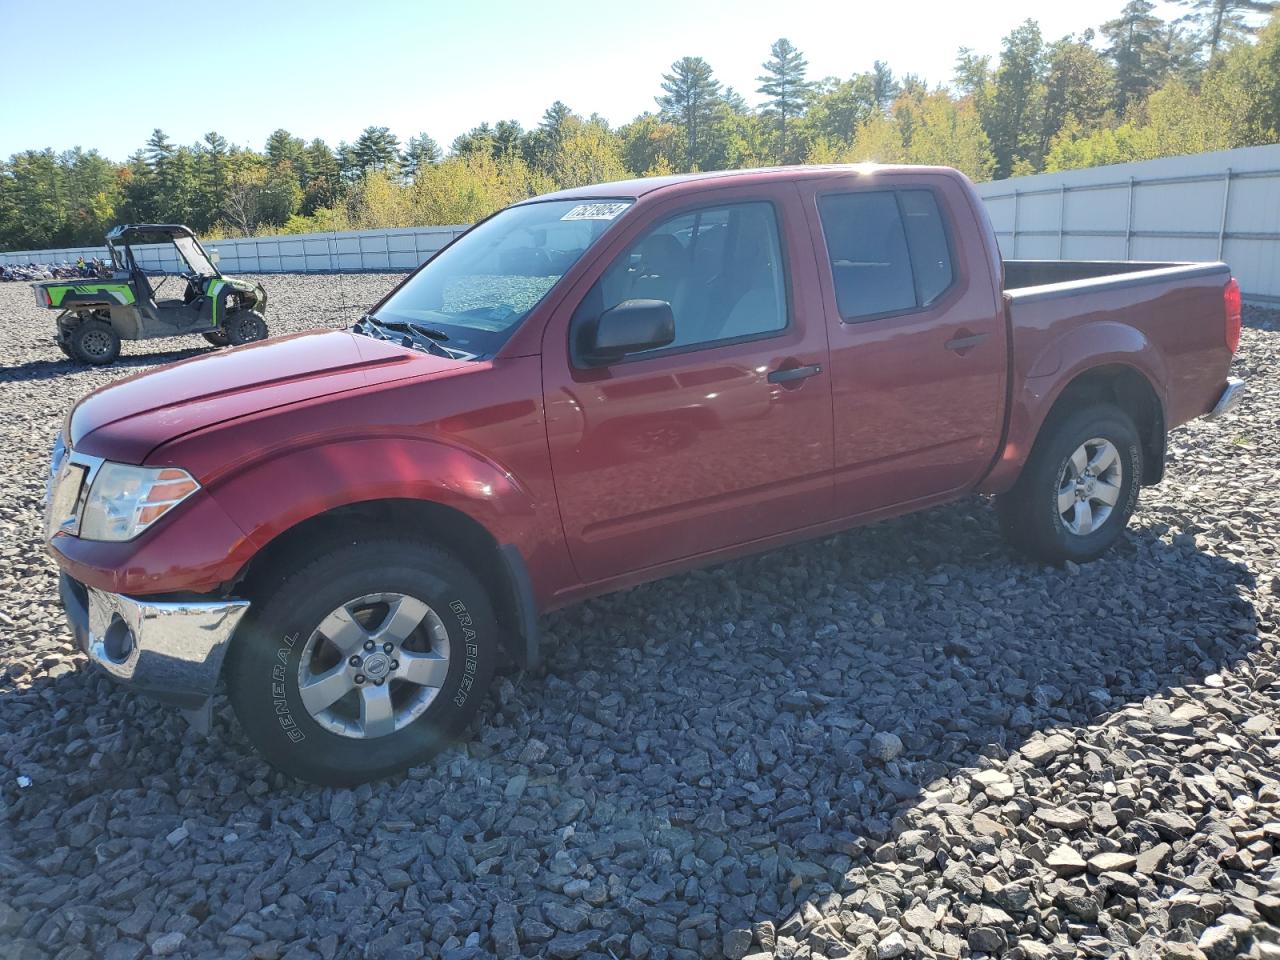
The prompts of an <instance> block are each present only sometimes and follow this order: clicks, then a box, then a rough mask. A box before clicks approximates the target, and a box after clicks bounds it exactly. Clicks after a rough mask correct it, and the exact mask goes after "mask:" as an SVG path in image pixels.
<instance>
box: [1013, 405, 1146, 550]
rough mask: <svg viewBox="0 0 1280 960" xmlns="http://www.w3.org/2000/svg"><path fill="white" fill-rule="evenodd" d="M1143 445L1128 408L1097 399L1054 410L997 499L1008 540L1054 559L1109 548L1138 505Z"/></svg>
mask: <svg viewBox="0 0 1280 960" xmlns="http://www.w3.org/2000/svg"><path fill="white" fill-rule="evenodd" d="M1141 478H1142V444H1141V442H1140V441H1139V439H1138V431H1137V428H1136V427H1135V426H1134V424H1133V420H1132V419H1131V418H1130V417H1129V415H1128V414H1126V413H1125V412H1124V411H1123V410H1121V409H1119V408H1118V407H1115V406H1113V405H1111V404H1106V403H1100V404H1094V405H1091V406H1088V407H1085V408H1083V409H1080V410H1075V411H1065V412H1060V413H1057V414H1054V415H1053V416H1052V417H1051V419H1050V420H1049V421H1048V422H1046V423H1045V425H1044V427H1043V428H1042V429H1041V436H1040V437H1039V438H1038V439H1037V440H1036V444H1035V447H1034V448H1033V449H1032V451H1031V456H1030V458H1029V459H1028V460H1027V463H1026V466H1025V467H1023V470H1022V476H1020V477H1019V478H1018V483H1017V485H1016V486H1014V488H1013V489H1012V490H1011V491H1009V492H1008V493H1006V494H1004V495H1002V496H1001V497H1000V498H999V499H998V500H997V509H998V510H999V514H1000V523H1001V527H1002V528H1003V531H1004V534H1005V537H1006V538H1007V539H1008V540H1009V542H1010V543H1012V544H1013V545H1014V546H1016V547H1017V548H1018V549H1020V550H1022V551H1023V552H1024V553H1027V554H1030V555H1031V556H1033V557H1035V558H1037V559H1040V560H1047V561H1049V562H1051V563H1061V562H1063V561H1065V560H1071V561H1074V562H1076V563H1083V562H1085V561H1088V560H1093V559H1095V558H1097V557H1099V556H1101V555H1102V554H1103V553H1105V552H1106V551H1107V549H1108V548H1109V547H1110V546H1111V545H1112V544H1113V543H1114V542H1115V541H1116V539H1117V538H1118V537H1119V536H1120V534H1121V532H1122V531H1123V530H1124V528H1125V525H1126V524H1127V523H1128V522H1129V517H1130V516H1132V514H1133V510H1134V508H1135V507H1136V506H1137V504H1138V488H1139V486H1140V482H1141Z"/></svg>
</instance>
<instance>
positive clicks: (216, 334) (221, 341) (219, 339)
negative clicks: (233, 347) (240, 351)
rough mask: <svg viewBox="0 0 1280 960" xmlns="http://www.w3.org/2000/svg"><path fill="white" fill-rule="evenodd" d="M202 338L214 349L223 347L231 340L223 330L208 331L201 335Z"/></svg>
mask: <svg viewBox="0 0 1280 960" xmlns="http://www.w3.org/2000/svg"><path fill="white" fill-rule="evenodd" d="M203 336H204V338H205V339H206V340H208V341H209V342H210V343H212V344H213V345H214V346H215V347H225V346H226V345H227V344H229V343H230V342H231V338H230V337H228V336H227V331H226V330H225V329H221V330H210V331H209V332H208V333H205V334H203Z"/></svg>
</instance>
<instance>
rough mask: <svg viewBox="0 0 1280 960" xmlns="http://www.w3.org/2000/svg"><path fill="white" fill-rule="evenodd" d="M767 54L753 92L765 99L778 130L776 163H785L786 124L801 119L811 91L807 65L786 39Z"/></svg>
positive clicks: (775, 42)
mask: <svg viewBox="0 0 1280 960" xmlns="http://www.w3.org/2000/svg"><path fill="white" fill-rule="evenodd" d="M769 53H770V57H769V59H768V60H766V61H765V62H764V64H763V67H764V73H763V74H761V75H760V76H759V77H757V78H756V79H757V80H759V81H760V86H759V87H757V88H756V92H757V93H763V94H764V95H765V97H767V98H768V99H767V100H766V101H765V110H766V112H767V113H768V114H769V115H770V116H771V117H772V118H773V119H774V121H775V122H776V123H777V129H778V152H777V158H778V162H779V163H786V162H787V158H788V154H787V147H788V143H787V134H788V132H789V131H788V129H787V127H788V123H789V122H790V121H791V120H793V119H795V118H796V117H797V116H799V115H800V113H801V111H802V110H803V109H804V106H805V104H806V102H807V101H808V98H809V93H810V91H811V90H812V84H810V83H809V81H808V80H807V79H805V78H806V74H807V71H808V68H809V61H807V60H806V59H805V58H804V55H803V54H802V53H801V52H800V51H799V50H797V49H796V48H795V47H793V46H792V45H791V41H790V40H788V39H787V38H786V37H782V38H781V39H779V40H775V41H774V43H773V46H772V47H770V48H769Z"/></svg>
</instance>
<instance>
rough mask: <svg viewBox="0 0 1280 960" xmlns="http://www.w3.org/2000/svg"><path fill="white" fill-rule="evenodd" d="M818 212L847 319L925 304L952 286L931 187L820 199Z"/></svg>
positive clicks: (839, 302)
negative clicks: (929, 188) (927, 188)
mask: <svg viewBox="0 0 1280 960" xmlns="http://www.w3.org/2000/svg"><path fill="white" fill-rule="evenodd" d="M818 212H819V214H820V216H821V218H822V231H823V233H824V235H825V236H826V240H827V254H828V255H829V256H830V258H831V276H832V281H833V282H834V285H835V293H836V304H837V306H838V307H839V310H840V316H841V317H843V318H844V319H845V320H849V321H854V320H860V319H868V318H871V317H877V316H882V315H884V314H889V313H902V312H905V311H908V310H915V309H919V308H921V307H927V306H928V305H929V304H931V303H933V302H934V301H936V300H937V299H938V297H939V296H941V295H942V293H943V292H944V291H945V290H946V289H947V288H948V287H950V286H951V280H952V266H951V251H950V248H949V247H948V246H947V233H946V229H945V227H944V225H943V222H942V215H941V212H940V211H939V210H938V205H937V202H936V201H935V200H934V197H933V194H932V193H931V192H930V191H928V190H896V191H895V190H884V191H868V192H860V193H846V194H837V195H833V196H825V197H820V198H819V199H818Z"/></svg>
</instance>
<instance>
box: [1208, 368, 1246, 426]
mask: <svg viewBox="0 0 1280 960" xmlns="http://www.w3.org/2000/svg"><path fill="white" fill-rule="evenodd" d="M1243 392H1244V381H1243V380H1241V379H1240V378H1239V377H1227V384H1226V386H1224V387H1223V388H1222V395H1221V396H1220V397H1218V402H1217V403H1215V404H1214V405H1213V409H1212V410H1210V411H1209V412H1208V413H1206V414H1205V418H1206V419H1209V420H1216V419H1217V418H1218V417H1220V416H1222V415H1223V414H1224V413H1227V412H1228V411H1229V410H1230V409H1231V408H1232V407H1234V406H1235V405H1236V401H1238V400H1239V399H1240V394H1241V393H1243Z"/></svg>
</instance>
